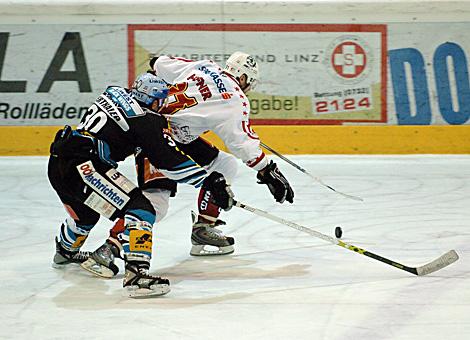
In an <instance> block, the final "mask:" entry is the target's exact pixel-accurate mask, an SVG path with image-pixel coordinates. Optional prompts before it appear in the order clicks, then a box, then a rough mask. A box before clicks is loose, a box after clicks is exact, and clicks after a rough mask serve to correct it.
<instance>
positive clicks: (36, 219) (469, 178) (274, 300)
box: [0, 156, 470, 340]
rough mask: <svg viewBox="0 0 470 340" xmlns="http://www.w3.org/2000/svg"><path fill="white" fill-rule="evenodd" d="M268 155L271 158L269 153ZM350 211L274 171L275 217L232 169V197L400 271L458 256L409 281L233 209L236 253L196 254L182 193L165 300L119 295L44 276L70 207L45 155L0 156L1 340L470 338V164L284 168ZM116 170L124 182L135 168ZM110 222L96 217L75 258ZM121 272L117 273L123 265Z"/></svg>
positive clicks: (262, 193)
mask: <svg viewBox="0 0 470 340" xmlns="http://www.w3.org/2000/svg"><path fill="white" fill-rule="evenodd" d="M273 158H274V159H276V158H275V157H273ZM290 158H291V159H292V160H294V161H295V162H297V163H298V164H299V165H301V166H302V167H304V168H305V169H307V170H308V171H310V172H311V173H312V174H313V175H315V176H318V177H320V178H321V179H322V180H323V181H324V182H325V183H327V184H329V185H331V186H332V187H334V188H336V189H338V190H341V191H343V192H347V193H349V194H353V195H358V196H361V197H362V198H364V200H365V201H364V202H356V201H353V200H349V199H346V198H344V197H342V196H339V195H337V194H335V193H334V192H332V191H330V190H328V189H326V188H325V187H322V186H320V185H318V184H317V183H316V182H313V181H312V180H311V179H310V178H309V177H307V176H306V175H304V174H303V173H301V172H299V171H298V170H296V169H295V168H293V167H291V166H290V165H288V164H286V163H284V162H283V161H282V160H279V159H277V163H278V164H279V167H280V168H281V170H282V171H283V172H284V173H285V175H286V177H287V178H288V179H289V180H290V182H291V183H292V185H293V187H294V189H295V202H294V204H293V205H290V204H284V205H279V204H277V203H275V202H274V200H273V199H272V198H271V196H270V194H269V192H268V189H267V188H266V187H264V186H261V185H258V184H256V181H255V173H254V172H253V171H251V170H249V169H247V168H245V167H244V166H243V165H241V164H240V167H239V176H238V177H237V180H236V181H235V183H234V185H233V191H234V192H235V195H236V198H238V199H239V200H240V201H241V202H245V203H247V204H249V205H252V206H254V207H257V208H260V209H263V210H267V211H269V212H270V213H272V214H275V215H278V216H280V217H283V218H285V219H288V220H292V221H294V222H296V223H299V224H302V225H305V226H308V227H310V228H312V229H314V230H317V231H319V232H322V233H324V234H328V235H332V236H333V235H334V228H335V226H338V225H339V226H341V227H342V228H343V232H344V235H343V239H344V241H346V242H348V243H352V244H354V245H357V246H359V247H362V248H365V249H367V250H369V251H371V252H374V253H377V254H379V255H382V256H384V257H387V258H390V259H392V260H395V261H397V262H401V263H403V264H406V265H409V266H416V265H421V264H424V263H426V262H429V261H431V260H433V259H435V258H437V257H438V256H440V255H441V254H443V253H445V252H446V251H448V250H451V249H455V250H456V251H457V253H458V254H459V255H460V260H459V261H457V262H456V263H454V264H452V265H450V266H449V267H447V268H444V269H442V270H441V271H439V272H436V273H433V274H430V275H429V276H424V277H417V276H414V275H412V274H409V273H407V272H404V271H401V270H398V269H396V268H394V267H391V266H388V265H386V264H384V263H381V262H378V261H375V260H373V259H370V258H368V257H366V256H363V255H359V254H355V253H353V252H352V251H349V250H346V249H344V248H341V247H338V246H335V245H332V244H329V243H327V242H325V241H323V240H320V239H317V238H315V237H313V236H311V235H308V234H305V233H302V232H299V231H297V230H293V229H291V228H289V227H287V226H285V225H282V224H277V223H274V222H271V221H270V220H266V219H263V218H261V217H257V216H255V215H253V214H251V213H249V212H247V211H244V210H241V209H239V208H233V209H232V210H231V211H230V212H228V213H223V215H222V216H221V217H222V218H223V219H225V220H226V221H227V226H226V227H225V228H224V231H225V233H226V234H229V235H232V236H234V237H235V240H236V250H235V253H234V254H232V255H228V256H223V257H213V258H207V257H205V258H201V257H197V258H196V257H191V256H190V255H189V249H190V232H191V227H190V210H191V209H193V208H195V198H196V191H195V190H194V189H192V188H190V187H180V189H179V193H178V195H177V197H176V198H174V199H172V201H171V206H170V210H169V213H168V216H167V217H166V218H165V219H164V220H163V221H162V222H161V223H160V224H159V225H158V226H157V228H156V230H154V257H153V259H152V270H151V271H152V272H154V273H158V274H159V275H161V276H165V277H168V278H169V279H170V281H171V284H172V286H171V287H172V291H171V292H170V293H169V294H168V295H166V296H164V297H161V298H155V299H147V300H133V299H129V298H126V297H122V295H121V294H122V287H121V285H122V282H121V281H122V271H121V274H119V276H118V277H117V278H115V279H111V280H105V279H98V278H95V277H92V276H91V275H90V274H88V273H87V272H84V271H82V270H80V268H79V267H78V266H75V265H74V266H69V268H67V269H65V270H56V269H53V268H51V259H52V256H53V254H54V236H55V235H56V233H57V232H58V228H59V225H60V223H61V222H62V220H63V218H64V217H65V211H64V209H63V207H62V205H61V204H60V202H59V200H58V198H57V197H56V195H55V192H54V191H53V190H52V188H51V187H50V185H49V183H48V180H47V176H46V168H47V159H46V158H45V157H17V158H15V157H3V158H0V174H1V181H0V200H1V205H0V215H1V223H2V226H1V228H0V230H1V232H0V254H1V256H0V282H1V283H0V338H2V339H158V340H166V339H170V340H172V339H195V340H199V339H204V340H232V339H233V340H235V339H237V340H240V339H243V340H244V339H253V340H255V339H256V340H265V339H267V340H272V339H282V340H289V339H296V340H297V339H353V340H354V339H361V340H366V339H371V340H375V339H413V340H416V339H446V340H448V339H470V265H469V257H470V156H400V157H398V156H389V157H381V156H380V157H379V156H291V157H290ZM120 170H121V171H122V172H124V173H125V174H127V175H128V176H129V177H131V178H132V179H134V176H133V169H132V162H126V163H125V164H124V165H122V166H121V167H120ZM109 227H111V222H109V221H105V220H101V221H100V223H99V224H98V225H97V226H96V227H95V229H94V230H93V231H92V233H91V236H90V238H89V239H88V241H87V243H86V244H85V246H84V249H87V250H93V249H94V248H95V247H96V246H98V245H100V244H101V242H102V241H103V240H104V238H105V237H106V235H107V231H108V228H109ZM120 267H121V269H122V263H120Z"/></svg>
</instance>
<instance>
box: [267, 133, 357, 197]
mask: <svg viewBox="0 0 470 340" xmlns="http://www.w3.org/2000/svg"><path fill="white" fill-rule="evenodd" d="M260 144H261V146H262V147H263V148H265V149H266V150H268V151H271V152H272V153H273V154H275V155H276V156H278V157H279V158H281V159H282V160H284V161H286V162H287V163H289V164H290V165H292V166H293V167H294V168H296V169H297V170H300V171H302V172H303V173H304V174H306V175H307V176H309V177H310V178H312V179H313V180H315V181H317V182H318V183H320V184H321V185H323V186H324V187H326V188H328V189H330V190H333V191H334V192H336V193H337V194H340V195H341V196H344V197H347V198H350V199H352V200H355V201H364V200H363V199H362V198H360V197H358V196H353V195H349V194H345V193H344V192H341V191H338V190H336V189H334V188H332V187H331V186H329V185H328V184H326V183H324V182H323V181H322V180H321V179H320V178H318V177H315V176H313V175H312V174H310V173H309V172H308V171H307V170H305V169H304V168H302V167H301V166H299V165H297V164H295V163H294V162H292V161H291V160H290V159H288V158H286V157H285V156H283V155H281V154H280V153H279V152H277V151H276V150H273V149H271V148H270V147H269V146H267V145H266V144H264V143H263V142H260Z"/></svg>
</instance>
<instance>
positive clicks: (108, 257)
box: [80, 239, 122, 279]
mask: <svg viewBox="0 0 470 340" xmlns="http://www.w3.org/2000/svg"><path fill="white" fill-rule="evenodd" d="M115 243H118V241H117V240H116V241H112V240H110V239H108V240H106V242H105V243H104V244H103V245H102V246H101V247H99V248H98V249H96V250H95V251H94V252H93V253H91V254H90V257H89V258H88V260H86V261H85V262H83V263H82V264H80V266H81V267H82V268H83V269H85V270H88V271H89V272H90V273H92V274H94V275H97V276H100V277H104V278H108V279H109V278H112V277H114V276H115V275H117V273H119V268H118V266H117V265H116V264H115V263H114V259H115V258H116V257H117V258H122V257H121V255H120V249H119V247H118V245H116V244H115Z"/></svg>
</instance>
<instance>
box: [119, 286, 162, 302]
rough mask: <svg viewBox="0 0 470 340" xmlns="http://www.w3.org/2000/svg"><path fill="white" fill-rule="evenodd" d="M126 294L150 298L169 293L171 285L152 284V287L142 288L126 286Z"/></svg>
mask: <svg viewBox="0 0 470 340" xmlns="http://www.w3.org/2000/svg"><path fill="white" fill-rule="evenodd" d="M124 289H125V293H124V295H125V296H127V297H130V298H132V299H149V298H155V297H158V296H162V295H165V294H168V293H169V292H170V286H169V285H152V286H150V288H140V287H139V286H128V287H125V288H124Z"/></svg>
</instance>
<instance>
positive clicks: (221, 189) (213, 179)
mask: <svg viewBox="0 0 470 340" xmlns="http://www.w3.org/2000/svg"><path fill="white" fill-rule="evenodd" d="M202 187H203V189H204V190H208V191H210V193H211V195H212V199H213V201H214V203H215V204H216V205H217V206H218V207H221V208H222V209H224V210H225V211H228V210H230V209H232V206H233V192H232V190H231V189H230V185H228V184H227V182H226V181H225V178H224V176H223V175H222V174H221V173H219V172H217V171H214V172H212V173H211V174H210V175H209V176H207V177H206V179H205V180H204V182H203V183H202Z"/></svg>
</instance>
